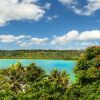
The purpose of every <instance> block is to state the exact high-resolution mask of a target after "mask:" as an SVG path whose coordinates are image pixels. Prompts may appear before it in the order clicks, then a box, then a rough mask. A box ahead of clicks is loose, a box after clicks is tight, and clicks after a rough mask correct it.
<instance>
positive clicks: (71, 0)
mask: <svg viewBox="0 0 100 100" xmlns="http://www.w3.org/2000/svg"><path fill="white" fill-rule="evenodd" d="M58 1H59V2H61V3H62V4H64V5H66V4H72V3H73V2H75V0H58Z"/></svg>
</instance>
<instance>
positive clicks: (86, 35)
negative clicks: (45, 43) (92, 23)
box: [51, 30, 100, 45]
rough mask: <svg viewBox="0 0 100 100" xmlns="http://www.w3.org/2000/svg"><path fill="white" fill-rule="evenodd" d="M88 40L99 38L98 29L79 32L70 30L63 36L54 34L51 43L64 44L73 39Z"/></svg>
mask: <svg viewBox="0 0 100 100" xmlns="http://www.w3.org/2000/svg"><path fill="white" fill-rule="evenodd" d="M90 40H100V31H99V30H93V31H84V32H79V31H77V30H72V31H70V32H68V33H66V34H65V35H63V36H54V39H53V40H52V41H51V44H55V45H56V44H61V45H62V44H66V43H68V42H73V41H78V42H80V41H90Z"/></svg>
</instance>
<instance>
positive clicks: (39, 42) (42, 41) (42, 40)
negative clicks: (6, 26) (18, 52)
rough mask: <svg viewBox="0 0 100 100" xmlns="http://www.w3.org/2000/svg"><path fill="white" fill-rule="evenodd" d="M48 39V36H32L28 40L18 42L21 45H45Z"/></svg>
mask: <svg viewBox="0 0 100 100" xmlns="http://www.w3.org/2000/svg"><path fill="white" fill-rule="evenodd" d="M47 41H48V38H33V37H32V38H30V39H29V40H28V41H25V40H24V41H19V42H17V43H18V44H19V46H21V47H29V46H31V45H44V44H46V43H47Z"/></svg>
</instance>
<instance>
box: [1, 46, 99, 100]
mask: <svg viewBox="0 0 100 100" xmlns="http://www.w3.org/2000/svg"><path fill="white" fill-rule="evenodd" d="M74 71H75V74H76V79H77V80H76V82H75V83H69V76H68V74H67V73H66V71H62V72H60V71H58V70H53V71H51V73H50V74H49V75H47V74H46V73H45V71H44V70H43V69H41V68H40V67H37V66H36V65H35V64H34V63H33V64H30V65H29V66H26V67H25V66H22V65H21V64H20V63H16V64H14V65H12V66H11V67H10V68H8V69H2V70H0V100H100V48H97V47H94V46H93V47H89V48H87V49H86V50H85V51H84V53H83V54H82V55H81V56H80V58H79V60H78V61H77V64H76V66H75V69H74Z"/></svg>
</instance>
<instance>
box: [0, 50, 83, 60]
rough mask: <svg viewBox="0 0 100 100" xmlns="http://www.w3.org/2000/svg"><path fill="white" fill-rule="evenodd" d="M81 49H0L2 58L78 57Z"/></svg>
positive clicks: (65, 58)
mask: <svg viewBox="0 0 100 100" xmlns="http://www.w3.org/2000/svg"><path fill="white" fill-rule="evenodd" d="M82 52H83V51H81V50H0V58H1V59H3V58H8V59H10V58H14V59H63V60H67V59H68V60H70V59H73V60H74V59H78V58H79V55H80V53H82Z"/></svg>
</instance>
